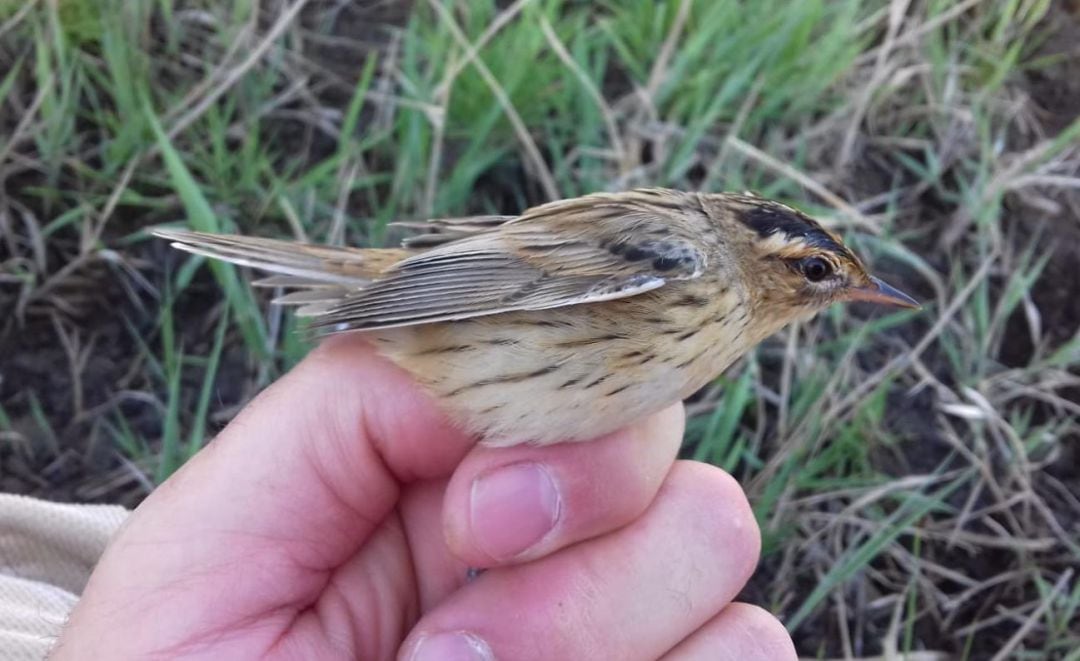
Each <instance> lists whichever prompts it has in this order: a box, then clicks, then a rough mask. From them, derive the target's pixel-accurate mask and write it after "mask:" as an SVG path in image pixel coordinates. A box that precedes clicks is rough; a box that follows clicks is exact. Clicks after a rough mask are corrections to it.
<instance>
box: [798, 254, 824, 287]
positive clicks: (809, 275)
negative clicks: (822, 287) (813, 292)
mask: <svg viewBox="0 0 1080 661" xmlns="http://www.w3.org/2000/svg"><path fill="white" fill-rule="evenodd" d="M799 267H800V268H801V269H802V274H803V275H804V276H805V277H806V279H807V280H809V281H810V282H821V281H822V280H824V279H825V278H827V277H829V276H830V275H832V266H830V265H829V263H828V262H827V261H825V260H824V259H822V258H820V257H807V258H806V259H804V260H802V262H800V263H799Z"/></svg>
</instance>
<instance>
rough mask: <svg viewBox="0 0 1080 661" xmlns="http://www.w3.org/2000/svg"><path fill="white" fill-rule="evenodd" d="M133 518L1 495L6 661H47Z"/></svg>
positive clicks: (0, 644)
mask: <svg viewBox="0 0 1080 661" xmlns="http://www.w3.org/2000/svg"><path fill="white" fill-rule="evenodd" d="M127 514H128V512H127V510H125V509H124V508H123V507H117V506H112V505H67V504H61V503H51V502H46V501H43V500H35V499H33V498H27V497H25V496H15V495H12V494H3V493H0V660H2V661H9V660H10V661H22V660H23V659H34V660H37V659H44V658H45V656H46V654H48V651H49V648H50V646H51V645H52V643H53V641H54V640H56V636H57V634H58V633H59V631H60V627H61V626H62V625H63V623H64V620H65V619H66V618H67V614H68V613H69V612H70V611H71V609H72V607H73V606H74V605H75V602H76V601H77V600H78V596H79V594H80V593H81V592H82V590H83V587H85V586H86V580H87V578H89V577H90V571H91V570H92V569H93V568H94V564H95V563H96V562H97V560H98V558H99V557H100V556H101V553H102V552H103V551H104V550H105V545H106V544H107V543H108V541H109V539H110V538H111V537H112V535H113V534H114V533H115V532H116V531H117V530H118V529H119V528H120V524H122V523H123V522H124V519H126V518H127Z"/></svg>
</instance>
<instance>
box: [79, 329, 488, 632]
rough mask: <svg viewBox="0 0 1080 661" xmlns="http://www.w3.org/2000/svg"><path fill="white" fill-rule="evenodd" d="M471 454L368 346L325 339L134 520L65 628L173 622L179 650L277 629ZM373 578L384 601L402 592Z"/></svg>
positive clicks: (394, 580)
mask: <svg viewBox="0 0 1080 661" xmlns="http://www.w3.org/2000/svg"><path fill="white" fill-rule="evenodd" d="M472 444H473V440H472V439H470V438H469V437H468V436H466V435H465V434H463V433H461V432H459V431H456V430H455V429H454V428H452V427H451V426H450V425H449V424H448V422H447V421H446V419H445V418H444V417H443V416H442V415H441V414H439V413H438V412H437V409H436V408H435V406H434V405H433V403H432V402H431V400H430V399H429V398H428V397H427V396H426V395H424V394H423V393H422V392H420V391H419V389H418V388H417V387H416V386H415V385H414V384H413V383H412V381H411V379H410V378H409V377H408V375H407V374H406V373H404V372H403V371H402V370H400V369H398V368H397V367H395V366H394V365H392V364H391V363H389V362H388V361H386V360H384V359H382V358H379V357H378V356H376V355H375V353H374V352H373V350H372V349H371V347H370V346H368V345H367V344H366V343H365V342H363V341H362V340H360V339H359V338H356V337H342V338H338V339H334V340H332V341H328V342H326V343H324V344H323V345H322V346H320V347H319V348H318V349H316V350H315V351H314V352H312V354H311V355H310V356H309V357H308V358H306V359H305V360H304V361H303V362H302V363H301V364H300V365H298V366H297V367H296V368H295V369H294V370H293V371H292V372H290V373H289V374H287V375H286V376H285V377H283V378H282V379H281V380H279V381H278V382H277V383H275V384H274V385H273V386H271V387H270V388H268V389H267V390H266V391H264V392H263V393H261V394H260V395H259V396H258V397H257V398H256V400H255V401H253V402H252V403H251V404H250V405H249V406H248V407H247V408H246V409H245V410H244V411H243V412H242V413H241V414H240V415H239V416H237V418H236V419H235V420H234V421H233V422H232V423H231V424H230V425H229V426H228V427H227V428H226V429H225V430H224V431H223V432H222V433H221V434H220V435H219V436H218V437H217V438H216V439H215V440H214V441H213V442H212V443H211V444H210V446H209V447H207V448H206V449H205V450H204V451H203V452H200V453H199V454H198V455H197V456H196V457H195V458H194V459H193V460H192V461H190V462H188V464H187V465H185V466H184V467H183V468H182V469H181V470H180V471H179V472H178V473H177V474H176V475H175V476H173V477H172V478H171V479H169V480H168V481H167V482H166V483H165V484H163V485H162V486H161V487H160V488H159V489H158V490H157V491H155V492H154V493H153V494H151V495H150V496H149V497H148V498H147V499H146V501H145V502H144V503H143V504H142V505H141V506H140V507H139V508H138V510H136V512H135V513H134V514H133V516H132V517H131V518H130V519H129V520H128V522H127V524H126V526H125V528H124V529H123V530H122V531H121V533H120V535H119V536H118V537H117V539H116V540H115V542H114V543H113V545H112V546H111V547H110V549H109V550H108V551H107V552H106V554H105V556H104V557H103V558H102V561H101V563H99V566H98V568H97V569H96V571H95V573H94V575H93V577H92V579H91V582H90V584H89V586H88V587H87V590H86V592H85V594H84V597H83V600H82V602H81V603H80V605H79V607H78V608H77V609H76V611H75V613H74V615H73V617H72V624H71V625H70V626H69V631H70V630H71V629H73V628H78V627H79V626H80V625H81V624H83V623H84V622H85V623H86V624H87V626H88V627H89V628H90V629H93V628H94V627H95V625H101V626H97V628H98V629H101V630H105V631H109V630H115V627H111V628H110V627H108V624H109V623H108V622H98V623H94V622H90V621H89V620H90V619H92V618H94V617H100V616H101V614H103V613H106V614H109V616H110V617H115V618H116V619H117V620H125V618H127V620H125V621H129V622H136V623H138V622H143V621H148V622H158V623H164V622H167V623H168V624H169V626H170V628H171V629H172V630H173V631H174V632H175V633H174V635H175V637H176V639H177V640H182V639H184V638H185V637H186V636H189V635H191V632H196V631H205V630H224V629H225V628H227V627H229V626H230V625H231V624H233V623H235V622H252V621H254V618H255V617H256V616H258V615H261V614H265V613H278V614H279V615H280V616H279V617H278V618H277V620H279V621H280V622H281V623H282V625H283V626H285V625H287V624H288V623H289V617H290V613H291V612H293V611H292V610H290V609H293V608H295V607H299V608H303V606H304V605H305V604H310V603H312V602H313V601H314V600H315V598H316V597H317V596H318V595H319V594H320V592H321V591H322V590H323V588H324V587H325V585H326V583H327V580H328V577H329V575H330V573H331V572H332V571H333V570H334V569H335V568H337V567H338V566H339V565H341V564H342V563H344V562H345V561H346V560H347V559H348V558H351V557H352V556H354V555H355V554H356V553H357V551H358V550H359V549H360V548H361V547H362V546H363V545H364V544H365V542H366V541H367V540H368V539H369V538H370V536H371V535H372V533H373V531H376V530H378V529H379V527H380V526H381V525H382V524H383V522H384V520H385V519H386V518H387V515H388V514H389V513H390V512H391V510H392V509H393V507H394V506H395V504H396V502H397V500H398V497H399V492H400V486H399V484H400V483H402V482H411V481H415V480H420V479H423V478H428V477H433V476H440V475H442V476H445V475H449V474H450V472H451V470H452V469H453V467H454V466H456V465H457V463H458V462H460V460H461V458H462V457H463V456H464V455H465V453H466V452H467V451H468V450H469V448H470V447H471V446H472ZM404 569H408V567H405V568H404ZM403 571H404V570H403ZM377 580H379V581H383V582H384V583H385V584H386V585H382V586H378V587H379V589H381V590H384V592H383V593H382V594H384V596H385V594H386V593H388V592H389V591H391V590H399V589H402V586H407V585H408V583H407V582H406V581H405V580H404V579H403V577H402V576H397V575H392V576H391V575H385V576H384V575H379V576H377ZM223 585H227V586H228V589H227V590H225V591H224V592H223V590H222V586H223ZM98 586H101V587H100V589H99V587H98ZM163 591H164V593H165V594H168V595H169V600H160V599H158V597H160V595H161V594H162V592H163ZM408 594H409V597H410V598H411V596H412V592H411V591H410V592H409V593H408ZM125 595H132V597H131V598H130V599H128V598H127V597H126V596H125ZM140 595H146V597H145V598H139V596H140ZM118 597H123V599H124V601H123V603H106V604H102V603H98V602H99V599H100V600H104V601H109V600H110V599H112V600H116V599H117V598H118ZM155 599H157V600H156V601H155ZM166 608H167V610H168V613H165V612H162V609H166ZM169 613H173V614H169ZM95 614H96V615H95ZM133 626H134V625H133ZM402 626H404V624H402ZM134 628H138V627H137V626H134ZM140 631H143V629H140ZM266 631H267V632H268V633H267V635H268V636H271V635H273V631H271V630H270V628H269V627H267V628H266ZM146 635H147V636H149V637H152V635H151V634H149V633H147V634H146ZM126 642H128V643H132V644H133V645H134V644H137V641H134V640H128V641H126Z"/></svg>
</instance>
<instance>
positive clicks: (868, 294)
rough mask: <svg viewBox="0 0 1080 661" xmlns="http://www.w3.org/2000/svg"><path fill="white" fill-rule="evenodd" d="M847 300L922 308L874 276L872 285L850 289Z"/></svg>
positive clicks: (871, 279) (871, 281) (871, 278)
mask: <svg viewBox="0 0 1080 661" xmlns="http://www.w3.org/2000/svg"><path fill="white" fill-rule="evenodd" d="M847 300H849V301H865V302H867V303H881V304H884V305H897V306H900V307H902V308H914V309H916V310H918V309H920V308H922V306H921V305H919V302H918V301H916V300H915V299H914V298H912V297H910V296H908V295H907V294H905V293H904V292H902V291H900V290H899V289H896V288H895V287H893V286H891V285H888V284H886V283H885V282H883V281H881V280H879V279H878V278H875V277H873V276H870V284H868V285H865V286H863V287H852V288H851V289H849V290H848V295H847Z"/></svg>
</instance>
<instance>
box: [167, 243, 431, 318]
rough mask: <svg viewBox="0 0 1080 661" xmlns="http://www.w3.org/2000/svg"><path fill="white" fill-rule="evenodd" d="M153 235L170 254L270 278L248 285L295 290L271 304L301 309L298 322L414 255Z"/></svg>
mask: <svg viewBox="0 0 1080 661" xmlns="http://www.w3.org/2000/svg"><path fill="white" fill-rule="evenodd" d="M153 234H154V236H157V237H160V238H162V239H165V240H167V241H170V242H171V243H172V245H173V247H174V248H179V249H180V250H185V251H187V252H190V253H194V254H196V255H203V256H205V257H210V258H212V259H220V260H223V261H226V262H230V263H233V264H238V265H240V266H247V267H250V268H253V269H256V270H259V271H265V272H267V273H271V274H273V275H271V276H270V277H267V278H264V279H262V280H257V281H255V282H254V283H253V284H254V285H256V286H260V287H286V288H291V289H298V290H299V291H294V292H291V293H288V294H285V295H283V296H279V297H278V298H276V299H274V301H273V302H274V303H276V304H279V305H298V306H300V308H299V309H298V310H297V315H299V316H315V315H318V314H320V313H322V312H324V311H325V310H326V309H327V308H328V307H331V306H333V305H334V304H336V303H338V302H339V301H341V299H342V298H344V297H345V296H346V295H348V294H349V293H350V292H355V291H357V290H360V289H363V288H364V287H365V286H367V285H368V284H369V283H370V282H371V281H372V280H375V279H376V278H378V277H379V276H381V275H382V274H383V273H384V272H385V271H386V270H387V269H388V268H390V267H391V266H393V265H394V264H396V263H397V262H399V261H401V260H403V259H405V258H407V257H409V256H410V255H411V254H413V251H409V250H403V249H397V248H388V249H362V248H341V247H336V246H323V245H314V244H305V243H296V242H293V241H282V240H278V239H264V238H260V237H253V236H239V235H226V234H209V233H206V232H189V231H185V230H172V229H156V230H154V231H153Z"/></svg>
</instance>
